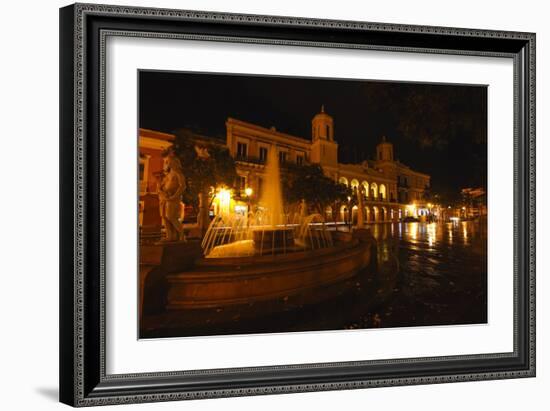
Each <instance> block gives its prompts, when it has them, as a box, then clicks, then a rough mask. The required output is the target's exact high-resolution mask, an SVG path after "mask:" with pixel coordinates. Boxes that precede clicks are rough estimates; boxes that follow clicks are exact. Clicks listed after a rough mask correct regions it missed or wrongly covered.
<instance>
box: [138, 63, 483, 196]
mask: <svg viewBox="0 0 550 411" xmlns="http://www.w3.org/2000/svg"><path fill="white" fill-rule="evenodd" d="M139 95H140V97H139V104H140V107H139V122H140V124H139V125H140V127H143V128H149V129H153V130H158V131H164V132H173V131H174V130H176V129H178V128H183V127H187V128H191V129H193V130H194V131H196V132H199V133H201V134H204V135H207V136H210V137H215V138H220V139H222V140H225V120H226V119H227V117H234V118H237V119H240V120H244V121H248V122H251V123H255V124H259V125H261V126H264V127H271V126H275V127H276V128H277V130H279V131H282V132H285V133H289V134H292V135H295V136H298V137H303V138H306V139H310V138H311V119H312V118H313V116H314V115H315V114H316V113H318V112H319V111H320V107H321V105H322V104H324V106H325V111H326V112H327V113H328V114H330V115H331V116H332V117H333V118H334V133H335V134H334V135H335V140H336V141H337V142H338V144H339V161H340V162H344V163H346V162H361V161H362V160H363V159H367V158H374V155H375V147H376V144H377V143H378V142H379V141H380V140H381V137H382V136H383V135H385V136H386V137H387V139H388V141H390V142H392V143H393V144H394V157H395V158H396V159H399V160H400V161H401V162H403V163H405V164H407V165H408V166H410V167H411V168H413V169H415V170H418V171H421V172H425V173H428V174H430V175H431V176H432V188H433V190H432V191H433V192H434V193H439V194H441V195H442V197H443V198H444V199H448V200H452V199H455V198H457V196H458V194H459V190H460V189H461V188H463V187H474V186H484V187H486V178H487V88H486V86H484V85H481V86H472V85H447V84H425V83H403V82H375V81H367V80H341V79H338V80H330V79H328V80H327V79H317V78H301V77H265V76H250V75H234V74H230V75H219V74H202V73H178V72H151V71H141V72H140V76H139Z"/></svg>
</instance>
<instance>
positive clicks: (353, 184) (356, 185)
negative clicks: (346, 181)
mask: <svg viewBox="0 0 550 411" xmlns="http://www.w3.org/2000/svg"><path fill="white" fill-rule="evenodd" d="M350 185H351V188H352V189H353V192H355V190H357V189H358V188H359V181H357V180H356V179H355V178H354V179H353V180H351V183H350Z"/></svg>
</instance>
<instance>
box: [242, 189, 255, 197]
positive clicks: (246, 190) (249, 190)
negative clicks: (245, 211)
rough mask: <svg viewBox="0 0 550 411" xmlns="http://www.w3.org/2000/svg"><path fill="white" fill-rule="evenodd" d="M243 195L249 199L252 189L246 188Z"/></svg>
mask: <svg viewBox="0 0 550 411" xmlns="http://www.w3.org/2000/svg"><path fill="white" fill-rule="evenodd" d="M244 193H245V194H246V195H247V196H248V197H250V196H251V195H252V193H253V191H252V189H251V188H250V187H246V188H245V189H244Z"/></svg>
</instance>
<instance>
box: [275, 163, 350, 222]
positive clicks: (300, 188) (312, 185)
mask: <svg viewBox="0 0 550 411" xmlns="http://www.w3.org/2000/svg"><path fill="white" fill-rule="evenodd" d="M282 177H283V178H282V179H283V196H284V199H285V202H286V203H287V204H297V203H299V202H300V201H302V200H305V201H306V203H307V204H308V205H309V206H311V207H313V208H315V210H316V211H317V212H318V213H319V214H321V215H323V214H324V212H325V209H326V207H327V206H329V205H331V204H333V203H335V202H340V201H348V196H351V195H352V192H351V190H350V189H349V188H348V187H347V186H345V185H344V184H340V183H337V182H335V181H333V180H332V179H331V178H329V177H327V176H325V174H324V173H323V169H322V168H321V166H319V165H313V164H311V165H302V166H299V165H295V164H288V165H287V166H286V167H285V170H284V172H283V176H282Z"/></svg>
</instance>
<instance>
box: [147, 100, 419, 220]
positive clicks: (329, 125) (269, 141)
mask: <svg viewBox="0 0 550 411" xmlns="http://www.w3.org/2000/svg"><path fill="white" fill-rule="evenodd" d="M154 140H158V141H156V142H155V141H154ZM173 140H174V136H173V135H170V134H165V133H158V132H155V131H152V130H145V129H140V198H141V200H142V202H143V200H145V198H146V197H147V196H149V195H152V196H154V195H155V190H156V188H155V187H156V185H155V184H153V181H156V180H157V179H156V178H155V175H157V174H158V173H160V172H161V171H162V161H161V157H160V153H161V150H163V149H165V148H167V147H169V146H170V145H171V144H172V141H173ZM226 146H227V148H228V149H229V152H230V154H231V156H232V157H233V158H234V159H235V162H236V165H237V174H238V181H237V184H236V186H237V192H236V193H233V194H234V201H233V200H232V201H231V204H229V203H227V204H226V205H225V206H226V207H231V208H232V209H233V210H232V211H235V212H246V209H247V207H249V206H250V204H251V203H253V202H255V201H256V200H257V199H258V198H260V195H261V193H262V185H263V182H264V181H265V179H266V175H265V163H266V161H267V158H268V155H269V152H270V150H276V151H277V156H278V158H279V161H280V162H281V163H289V162H292V163H295V164H298V165H301V164H319V165H320V166H321V167H322V169H323V172H324V173H325V175H326V176H328V177H329V178H331V179H333V180H334V181H337V182H339V183H341V184H345V185H346V186H348V187H351V188H352V189H353V192H354V193H355V195H358V194H359V195H361V196H362V200H363V201H362V203H363V206H364V207H365V209H364V214H363V215H364V217H365V218H364V219H365V221H366V222H384V221H387V222H390V221H394V222H397V221H401V220H402V219H404V218H405V217H418V218H420V219H423V218H425V217H427V216H428V215H429V214H430V205H429V204H427V203H426V198H425V193H426V192H427V191H428V190H429V187H430V176H429V175H427V174H424V173H421V172H418V171H415V170H413V169H411V168H410V167H408V166H406V165H404V164H402V163H401V162H399V161H397V160H395V158H394V149H393V144H392V143H391V142H389V141H387V140H386V138H385V137H382V139H381V141H380V143H379V144H378V145H377V146H376V156H375V159H374V160H367V159H365V160H364V161H362V162H361V163H359V164H346V163H341V162H339V159H338V142H337V140H336V138H335V132H334V119H333V118H332V117H331V116H330V115H329V114H328V113H326V112H325V110H324V107H321V111H320V112H319V113H318V114H316V115H315V116H314V117H313V119H312V121H311V139H305V138H302V137H298V136H293V135H290V134H287V133H284V132H281V131H278V130H277V129H276V128H275V127H271V128H266V127H262V126H259V125H257V124H252V123H248V122H245V121H242V120H238V119H235V118H228V119H227V121H226ZM151 200H152V199H151ZM151 200H149V201H147V203H151ZM350 200H351V199H350ZM224 201H225V202H227V199H225V200H224ZM142 204H143V203H142ZM352 204H353V202H352V201H350V202H348V203H347V204H339V205H338V207H336V209H333V208H332V207H328V208H327V210H326V216H325V217H326V220H327V221H338V222H349V223H351V222H354V221H356V220H357V213H358V209H357V206H356V205H353V206H352ZM219 206H220V205H219V204H217V203H216V202H215V203H214V204H213V207H214V209H213V213H217V210H218V208H219ZM145 215H146V213H145ZM145 215H144V213H143V212H142V218H144V216H145ZM145 219H146V220H148V218H145ZM156 222H157V221H155V223H156Z"/></svg>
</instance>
